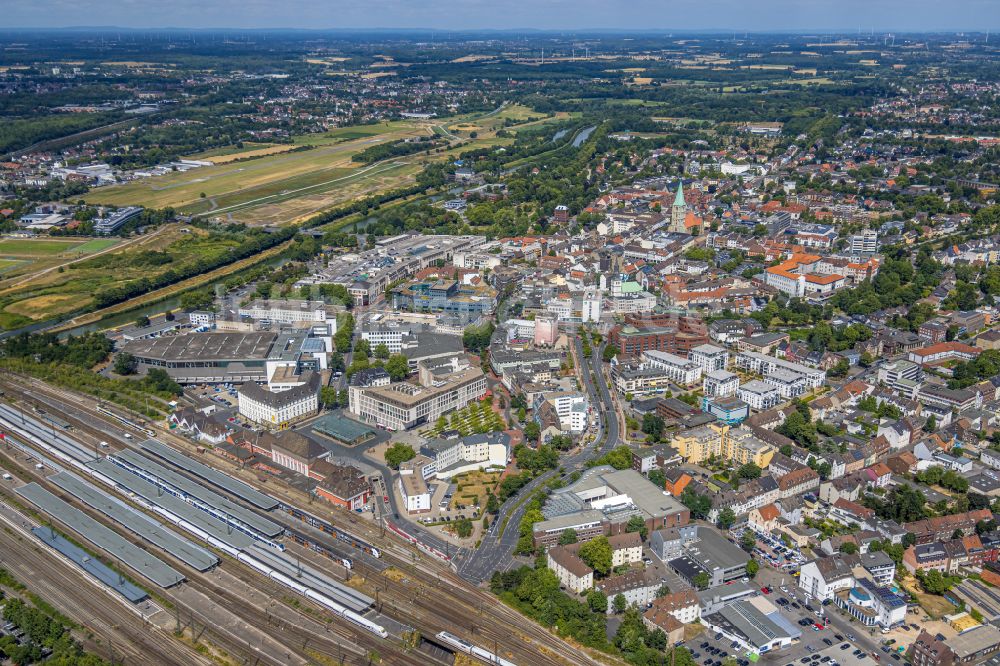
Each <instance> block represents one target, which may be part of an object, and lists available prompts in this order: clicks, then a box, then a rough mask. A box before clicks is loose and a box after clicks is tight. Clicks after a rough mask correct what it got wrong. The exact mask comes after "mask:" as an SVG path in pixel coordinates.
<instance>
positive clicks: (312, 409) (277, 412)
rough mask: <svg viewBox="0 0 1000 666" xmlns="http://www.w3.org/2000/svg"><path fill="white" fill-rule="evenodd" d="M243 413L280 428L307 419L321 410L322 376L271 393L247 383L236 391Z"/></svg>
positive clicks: (248, 417)
mask: <svg viewBox="0 0 1000 666" xmlns="http://www.w3.org/2000/svg"><path fill="white" fill-rule="evenodd" d="M237 400H238V404H239V412H240V416H243V417H244V418H246V419H249V420H251V421H253V422H254V423H259V424H261V425H267V426H271V427H281V426H284V425H287V424H289V423H294V422H296V421H299V420H302V419H304V418H308V417H310V416H313V415H315V414H316V412H317V411H319V375H317V374H315V373H309V377H308V379H307V381H305V382H303V383H301V384H299V385H298V386H294V387H292V388H289V389H287V390H284V391H278V392H272V391H269V390H267V388H265V387H264V386H261V385H260V384H256V383H254V382H246V383H245V384H243V386H241V387H240V390H239V393H238V394H237Z"/></svg>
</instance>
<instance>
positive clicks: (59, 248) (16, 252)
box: [0, 238, 82, 257]
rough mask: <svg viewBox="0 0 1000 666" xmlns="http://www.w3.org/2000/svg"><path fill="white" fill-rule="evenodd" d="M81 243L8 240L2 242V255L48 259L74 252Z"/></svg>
mask: <svg viewBox="0 0 1000 666" xmlns="http://www.w3.org/2000/svg"><path fill="white" fill-rule="evenodd" d="M78 245H82V243H81V242H80V241H75V240H42V239H38V238H6V239H4V240H0V255H4V256H6V255H13V256H18V257H48V256H52V255H55V254H61V253H63V252H65V251H66V250H72V249H73V248H75V247H76V246H78Z"/></svg>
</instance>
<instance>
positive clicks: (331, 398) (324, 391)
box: [319, 386, 340, 409]
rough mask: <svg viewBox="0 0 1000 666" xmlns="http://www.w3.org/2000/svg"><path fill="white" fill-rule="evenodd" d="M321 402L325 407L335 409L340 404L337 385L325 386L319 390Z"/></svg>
mask: <svg viewBox="0 0 1000 666" xmlns="http://www.w3.org/2000/svg"><path fill="white" fill-rule="evenodd" d="M319 402H320V404H321V405H323V408H324V409H333V408H334V407H336V406H337V405H339V404H340V394H339V393H338V391H337V388H336V387H335V386H323V387H321V388H320V390H319Z"/></svg>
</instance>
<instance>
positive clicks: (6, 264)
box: [0, 259, 21, 273]
mask: <svg viewBox="0 0 1000 666" xmlns="http://www.w3.org/2000/svg"><path fill="white" fill-rule="evenodd" d="M19 264H21V262H20V261H15V260H13V259H0V273H3V272H4V271H9V270H10V269H12V268H14V267H16V266H18V265H19Z"/></svg>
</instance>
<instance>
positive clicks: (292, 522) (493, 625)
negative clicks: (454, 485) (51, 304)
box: [4, 379, 604, 666]
mask: <svg viewBox="0 0 1000 666" xmlns="http://www.w3.org/2000/svg"><path fill="white" fill-rule="evenodd" d="M26 382H27V383H28V384H29V386H30V388H29V389H27V391H26V393H25V389H24V387H23V385H22V382H21V381H18V382H16V383H15V382H11V381H9V380H8V381H5V382H4V383H5V384H7V385H8V386H11V385H12V384H14V386H11V388H14V389H15V393H21V395H22V397H23V398H26V399H28V400H35V401H38V400H41V401H43V402H45V403H47V404H51V403H50V401H51V400H53V398H51V395H52V393H53V392H55V393H56V394H57V396H58V397H57V398H54V399H55V400H58V402H62V401H63V400H69V401H71V403H72V405H71V407H72V408H70V409H66V410H64V411H63V412H62V414H61V415H60V416H61V418H63V419H65V420H68V421H70V422H71V423H72V425H73V427H74V428H75V429H77V433H76V434H77V436H80V435H83V436H84V437H86V438H87V439H89V440H90V442H89V443H90V445H92V446H94V447H95V450H97V446H98V442H99V441H104V440H108V441H110V443H111V446H112V447H114V448H128V447H127V445H126V444H124V442H123V440H121V439H119V440H111V439H109V432H110V433H113V432H123V430H122V429H121V428H120V427H118V426H117V425H113V424H109V423H107V422H102V418H101V415H100V414H97V413H95V410H94V408H93V407H92V406H90V405H87V404H86V401H85V400H84V399H82V398H80V397H79V396H76V395H74V394H67V392H65V391H61V390H58V389H57V390H55V391H53V390H51V389H49V387H47V386H44V385H42V386H41V387H39V385H38V383H37V382H35V381H34V380H30V379H28V380H26ZM77 410H79V411H80V412H81V413H79V414H78V413H75V412H77ZM86 416H89V418H86ZM164 438H167V439H170V440H171V441H173V442H175V443H178V444H179V445H180V448H181V449H182V450H186V451H187V452H188V453H191V452H192V451H193V448H194V445H192V444H191V443H190V442H188V441H186V440H184V439H182V438H179V437H177V436H176V435H173V434H172V433H167V434H166V435H165V436H161V441H163V439H164ZM133 441H134V440H133ZM230 473H232V472H230ZM233 476H235V477H237V478H240V477H239V475H238V474H233ZM244 476H245V475H244ZM251 476H252V475H251ZM242 480H244V481H246V482H248V483H249V484H250V485H252V486H254V487H256V488H257V489H258V490H261V491H262V492H266V493H269V494H272V495H275V496H276V497H278V498H279V499H281V498H285V500H284V501H286V502H288V503H293V502H294V504H296V505H298V506H306V505H307V502H306V501H301V500H300V501H294V498H291V496H292V495H293V493H292V492H290V491H288V490H286V489H280V490H281V492H280V493H276V491H278V490H279V489H278V488H270V487H263V486H262V485H261V484H260V483H259V482H258V481H257V480H256V478H255V477H254V478H249V477H247V478H243V479H242ZM324 509H325V507H324ZM307 510H310V511H313V512H314V513H317V514H318V515H319V516H320V517H322V518H323V519H324V520H328V521H329V522H330V523H331V524H333V525H335V526H337V527H338V528H341V529H345V530H347V531H349V532H351V533H353V534H356V535H357V536H359V537H361V538H362V539H366V540H367V541H368V542H369V543H372V544H377V546H378V547H379V549H380V550H381V555H382V560H381V562H380V563H379V564H391V565H392V566H393V567H394V568H396V569H397V570H398V571H399V572H401V574H402V575H403V576H405V578H406V579H408V581H413V582H408V583H406V584H400V583H395V582H394V581H392V580H390V579H385V578H383V577H381V574H380V570H379V567H377V566H373V564H374V561H373V560H371V559H370V558H366V557H362V556H359V554H360V553H359V552H353V551H352V549H351V548H350V546H348V545H347V544H345V543H344V542H342V541H339V540H337V539H336V537H333V536H332V535H328V534H326V533H323V532H321V531H319V530H317V529H314V528H308V526H307V525H305V524H304V523H302V522H300V521H298V520H297V519H295V518H293V517H292V516H290V515H288V514H285V513H284V512H281V511H279V510H276V511H274V512H261V515H266V516H267V517H268V518H269V519H271V520H274V521H275V522H278V523H279V524H281V525H282V526H283V527H284V528H285V529H286V530H287V531H288V532H289V533H290V535H291V536H292V537H293V538H291V539H290V541H292V542H297V543H302V538H303V537H305V538H306V539H309V540H312V541H314V542H316V543H319V544H321V545H322V546H324V547H326V548H329V549H330V550H331V551H333V552H335V553H340V554H341V555H344V556H347V557H350V558H351V559H352V561H353V562H354V572H353V573H356V574H361V575H364V576H365V577H366V578H367V579H369V580H371V581H377V580H382V581H383V582H382V587H383V590H384V591H383V592H380V595H381V596H380V598H379V601H380V604H381V605H383V606H384V605H388V606H389V607H391V608H392V609H393V610H392V614H393V617H394V618H396V619H398V620H400V621H402V622H405V623H408V624H410V625H411V626H413V627H416V628H417V629H419V630H420V632H421V634H422V635H425V636H432V635H434V634H436V633H437V632H438V631H441V630H445V631H451V632H455V631H458V632H461V633H462V634H463V637H464V638H466V639H468V640H470V641H472V642H474V643H477V644H480V645H482V646H483V647H485V648H487V649H490V650H493V648H494V644H495V645H496V646H497V648H498V649H499V652H500V653H502V654H504V655H510V657H511V658H512V659H513V660H514V661H515V663H518V664H525V665H528V664H530V665H532V666H534V664H545V665H548V664H552V665H553V666H557V665H562V664H581V663H582V664H601V663H604V662H603V661H599V660H596V659H594V658H592V657H590V656H589V655H587V654H586V653H583V652H582V651H580V650H578V649H577V648H575V647H573V646H571V645H570V644H568V643H566V642H565V641H563V640H562V639H560V638H559V637H558V636H555V635H553V634H551V633H550V632H549V631H547V630H546V629H544V628H543V627H541V626H539V625H537V624H535V623H534V622H532V621H530V620H528V619H527V618H525V617H523V616H522V615H520V614H519V613H517V612H516V611H514V610H513V609H510V608H509V607H507V606H505V605H504V604H503V603H501V602H500V601H499V600H497V599H496V598H495V597H493V596H492V595H489V594H488V593H486V592H485V591H483V590H481V589H479V588H475V587H472V586H471V585H469V584H468V583H467V582H465V581H463V580H461V579H460V578H459V577H458V576H457V575H456V574H454V573H453V571H452V570H451V569H450V568H449V567H448V566H447V565H446V564H445V563H443V562H441V561H439V560H437V559H435V558H433V557H431V556H429V555H427V554H425V553H422V552H419V551H417V550H416V548H415V547H413V546H412V545H409V544H403V543H402V542H400V541H398V540H396V539H392V538H387V537H385V536H383V535H382V534H381V533H380V529H379V527H377V526H375V525H371V524H369V523H367V522H366V521H364V520H356V519H355V520H350V519H351V518H353V516H345V515H341V514H342V513H344V512H340V511H336V510H319V509H318V508H308V509H307ZM295 537H298V538H295ZM304 553H305V556H304V557H306V558H311V557H313V553H312V552H311V551H309V550H304ZM321 566H322V564H321ZM415 589H416V592H415ZM431 590H433V594H429V593H428V592H429V591H431ZM284 592H285V593H287V590H286V591H284ZM343 637H344V638H345V640H346V639H347V638H349V637H350V638H351V640H354V639H356V638H358V636H357V635H351V634H350V633H347V634H344V636H343ZM514 637H516V638H517V640H512V638H514ZM365 638H367V637H365ZM372 638H374V637H372ZM384 647H385V646H384V645H383V648H384ZM374 649H378V648H377V647H376V648H374ZM400 656H402V655H400ZM421 658H422V659H423V662H424V663H426V661H427V655H423V654H422V655H421ZM346 663H350V662H346ZM399 663H406V662H403V661H401V662H399ZM414 663H420V661H419V660H418V661H415V662H414Z"/></svg>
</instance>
